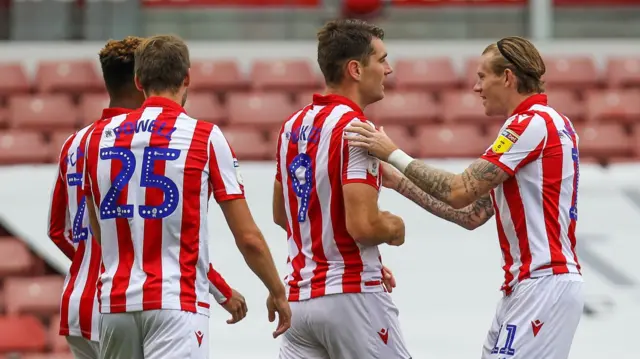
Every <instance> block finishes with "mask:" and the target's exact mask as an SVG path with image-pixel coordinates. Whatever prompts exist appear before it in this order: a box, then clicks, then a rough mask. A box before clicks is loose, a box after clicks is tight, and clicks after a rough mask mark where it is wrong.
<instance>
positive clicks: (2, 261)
mask: <svg viewBox="0 0 640 359" xmlns="http://www.w3.org/2000/svg"><path fill="white" fill-rule="evenodd" d="M32 266H33V257H32V256H31V253H29V248H27V246H26V245H25V244H24V242H22V241H20V240H19V239H16V238H13V237H0V278H4V277H8V276H12V275H24V274H29V271H30V269H31V267H32Z"/></svg>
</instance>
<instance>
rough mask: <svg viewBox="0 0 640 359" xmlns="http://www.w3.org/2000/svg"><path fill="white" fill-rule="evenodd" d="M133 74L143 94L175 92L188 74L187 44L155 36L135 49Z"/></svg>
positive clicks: (189, 63) (176, 37)
mask: <svg viewBox="0 0 640 359" xmlns="http://www.w3.org/2000/svg"><path fill="white" fill-rule="evenodd" d="M135 59H136V61H135V62H136V66H135V74H136V76H137V77H138V80H139V81H140V84H141V85H142V88H143V89H144V92H145V93H146V94H149V93H154V92H156V93H157V92H163V91H171V92H173V93H175V92H177V91H178V90H179V89H180V87H181V86H182V84H183V82H184V80H185V78H186V77H187V75H188V73H189V68H190V67H191V62H190V60H189V48H188V47H187V44H186V43H185V42H184V41H183V40H182V39H181V38H179V37H178V36H175V35H156V36H152V37H149V38H147V39H146V40H144V42H143V43H142V44H140V46H138V48H137V49H136V53H135Z"/></svg>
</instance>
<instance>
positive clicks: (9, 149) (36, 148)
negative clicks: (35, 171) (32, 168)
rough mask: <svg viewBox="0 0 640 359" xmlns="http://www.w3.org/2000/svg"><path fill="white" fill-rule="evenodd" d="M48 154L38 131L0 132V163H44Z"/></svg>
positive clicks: (47, 149)
mask: <svg viewBox="0 0 640 359" xmlns="http://www.w3.org/2000/svg"><path fill="white" fill-rule="evenodd" d="M50 155H51V154H50V153H49V148H48V146H47V145H46V143H45V142H44V140H43V139H42V135H41V133H40V132H34V131H20V130H13V131H2V132H0V164H4V165H12V164H24V163H46V162H48V161H49V158H50Z"/></svg>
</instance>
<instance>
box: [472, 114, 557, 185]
mask: <svg viewBox="0 0 640 359" xmlns="http://www.w3.org/2000/svg"><path fill="white" fill-rule="evenodd" d="M546 138H547V124H546V121H545V119H544V118H543V117H541V116H540V115H537V114H535V113H525V114H521V115H518V116H517V117H516V118H514V119H513V120H512V121H511V122H510V123H509V124H508V125H507V126H506V127H504V128H503V129H502V130H501V132H500V134H498V138H497V139H496V140H495V142H494V143H493V145H491V147H489V148H488V149H487V151H486V152H485V153H484V155H482V157H481V158H482V159H484V160H487V161H489V162H491V163H493V164H495V165H496V166H499V167H500V168H502V169H503V170H505V171H506V172H507V173H509V174H510V175H514V174H515V173H516V172H517V171H518V169H519V168H521V167H523V166H525V165H527V164H529V163H531V162H532V161H534V160H536V159H537V158H538V157H539V156H540V154H541V152H542V148H543V146H544V143H545V141H546Z"/></svg>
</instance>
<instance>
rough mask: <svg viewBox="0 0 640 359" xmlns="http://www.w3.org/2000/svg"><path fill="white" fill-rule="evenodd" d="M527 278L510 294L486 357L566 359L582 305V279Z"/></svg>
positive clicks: (557, 277)
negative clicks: (494, 343)
mask: <svg viewBox="0 0 640 359" xmlns="http://www.w3.org/2000/svg"><path fill="white" fill-rule="evenodd" d="M559 277H561V276H549V277H544V278H539V279H534V280H531V281H530V282H528V283H527V285H526V286H523V287H521V288H518V289H521V291H520V293H517V292H518V291H516V292H514V295H516V296H515V297H514V298H511V300H510V304H509V306H508V308H507V310H506V312H505V316H504V320H503V321H502V323H501V330H500V333H499V337H498V340H497V342H496V345H495V346H494V348H493V349H492V352H491V354H492V356H490V358H504V357H509V358H511V359H537V358H545V359H566V358H568V356H569V351H570V349H571V344H572V342H573V337H574V335H575V332H576V329H577V327H578V323H579V322H580V317H581V315H582V311H583V308H584V298H583V292H582V290H583V289H582V282H575V281H565V280H562V278H559Z"/></svg>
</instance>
